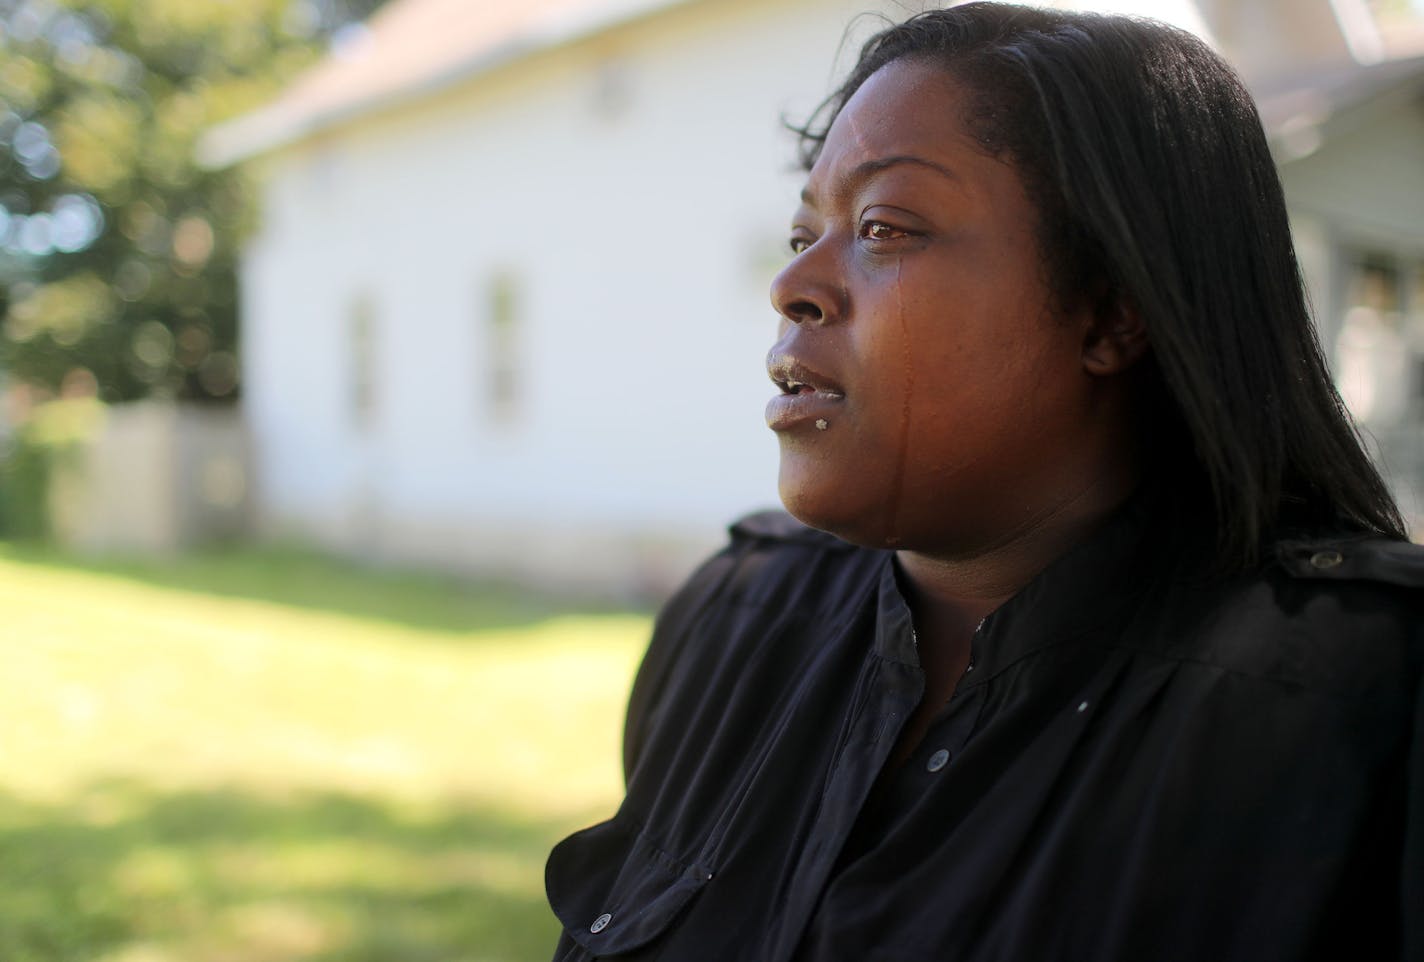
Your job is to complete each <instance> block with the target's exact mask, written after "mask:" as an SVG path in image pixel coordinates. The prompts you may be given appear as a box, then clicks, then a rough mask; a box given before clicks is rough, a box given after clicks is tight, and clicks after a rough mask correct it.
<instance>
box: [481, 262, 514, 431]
mask: <svg viewBox="0 0 1424 962" xmlns="http://www.w3.org/2000/svg"><path fill="white" fill-rule="evenodd" d="M521 308H522V304H521V298H520V291H519V283H518V280H517V279H516V278H515V276H514V275H513V274H512V273H509V272H507V271H501V272H499V273H496V274H495V275H494V276H493V277H491V278H490V281H489V284H488V287H487V289H486V292H485V322H486V329H487V330H486V338H485V340H486V345H487V348H488V354H487V356H486V359H485V378H484V379H483V380H484V383H485V384H486V385H487V388H486V390H487V392H488V393H487V402H488V405H489V411H490V419H491V420H493V421H494V422H496V423H502V424H508V423H511V422H513V421H514V420H515V419H516V418H517V417H518V414H519V401H520V388H521V384H520V377H519V362H520V356H519V324H520V314H521Z"/></svg>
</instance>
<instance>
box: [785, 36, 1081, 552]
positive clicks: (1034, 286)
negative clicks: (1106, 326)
mask: <svg viewBox="0 0 1424 962" xmlns="http://www.w3.org/2000/svg"><path fill="white" fill-rule="evenodd" d="M963 96H964V95H963V92H962V91H961V89H960V88H959V86H958V85H957V83H956V82H955V81H954V80H953V78H951V77H950V76H949V75H948V74H946V73H945V72H944V71H942V70H939V69H937V68H935V67H933V66H929V65H926V64H921V63H915V62H897V63H892V64H890V65H889V66H887V67H885V68H883V69H881V70H880V71H878V72H877V73H876V74H874V75H873V76H872V77H871V78H870V79H869V80H867V81H866V82H865V84H864V85H863V86H861V87H860V89H859V90H858V91H857V92H856V93H855V95H854V96H853V97H852V98H851V99H850V101H849V102H848V103H847V104H846V105H845V108H844V109H843V110H842V111H841V112H840V115H839V116H838V117H837V118H836V121H835V123H834V124H833V125H832V127H831V129H830V131H829V134H828V136H827V138H826V141H825V144H824V147H823V149H822V151H821V154H820V157H819V159H818V160H817V162H816V164H815V167H814V168H813V169H812V170H811V173H810V177H809V179H808V181H807V184H806V189H805V191H804V193H803V195H802V199H803V203H802V204H801V206H800V208H798V210H797V211H796V215H795V217H794V219H793V221H792V229H791V245H792V248H793V250H794V251H795V252H796V253H795V256H794V258H793V260H792V261H791V263H790V264H789V265H788V266H787V267H786V269H785V270H783V271H782V272H781V274H780V275H779V276H778V277H777V278H776V280H775V281H774V282H773V284H772V288H771V296H772V302H773V304H774V305H775V306H776V309H777V311H778V312H779V313H780V314H781V316H782V322H781V326H780V338H779V340H778V341H777V342H776V344H775V346H774V347H772V349H771V352H770V354H769V355H768V370H769V372H770V373H771V376H772V378H773V380H775V381H777V382H778V384H779V385H780V386H781V388H782V392H783V393H782V394H781V395H779V396H777V397H774V398H773V399H772V401H771V403H770V404H769V405H768V406H767V422H768V424H769V426H770V427H771V428H772V430H774V431H775V432H776V434H777V437H778V439H779V441H780V445H781V472H780V489H781V497H782V500H783V502H784V503H785V504H786V507H787V509H788V510H789V511H790V512H791V513H792V514H793V515H795V516H797V517H798V518H800V519H801V520H802V521H805V522H806V523H808V524H811V525H813V526H815V527H818V528H821V529H823V530H828V531H831V532H834V533H836V534H838V535H840V536H841V537H843V538H846V539H847V540H850V541H854V542H857V543H860V544H867V545H874V546H886V547H901V548H907V549H910V550H915V551H923V552H927V553H935V552H940V553H945V554H948V555H958V554H962V553H965V552H974V551H978V550H984V549H986V548H989V547H993V546H995V545H997V544H1000V543H1003V542H1005V541H1007V540H1011V539H1012V538H1013V537H1015V536H1016V534H1018V533H1020V532H1022V531H1024V530H1027V529H1029V528H1032V527H1033V526H1034V525H1035V524H1037V523H1039V522H1040V521H1042V520H1043V519H1044V518H1045V517H1047V516H1049V515H1051V514H1053V513H1054V512H1055V511H1057V510H1058V509H1060V508H1062V507H1063V506H1064V504H1065V500H1064V499H1071V498H1073V497H1074V496H1075V495H1077V494H1081V493H1082V492H1081V491H1079V490H1077V489H1078V488H1080V487H1081V485H1082V483H1084V482H1083V478H1082V475H1083V474H1085V473H1091V468H1090V467H1086V466H1085V465H1084V463H1083V461H1084V457H1085V455H1084V451H1085V450H1088V449H1092V448H1094V445H1095V444H1096V443H1097V441H1096V440H1095V437H1098V436H1100V435H1101V433H1102V432H1101V428H1102V425H1101V423H1100V422H1101V420H1102V415H1101V412H1100V411H1099V410H1098V407H1099V405H1098V404H1097V395H1096V393H1095V387H1096V386H1095V384H1094V382H1095V380H1096V379H1095V378H1094V377H1093V376H1092V375H1090V374H1089V372H1088V371H1086V370H1085V369H1084V365H1083V362H1082V357H1081V355H1082V351H1083V343H1084V337H1085V329H1086V327H1087V326H1088V325H1089V321H1090V317H1089V316H1088V314H1087V312H1086V311H1081V312H1080V311H1073V312H1066V313H1065V311H1064V310H1062V309H1061V308H1060V307H1059V306H1058V304H1057V299H1056V298H1055V297H1053V296H1052V292H1051V291H1050V290H1049V288H1048V287H1047V281H1046V272H1045V270H1044V268H1043V264H1042V260H1041V257H1040V254H1039V248H1038V241H1037V235H1036V233H1035V232H1036V228H1037V226H1038V213H1037V211H1036V210H1035V209H1034V207H1033V205H1032V204H1031V203H1030V201H1029V199H1028V197H1027V195H1026V193H1025V190H1024V186H1023V184H1022V182H1021V181H1020V178H1019V176H1018V173H1017V172H1016V170H1015V169H1014V168H1013V167H1012V166H1010V165H1009V164H1007V163H1005V162H1004V161H1001V160H996V159H994V158H993V157H990V156H988V155H987V154H985V153H984V152H983V151H982V150H981V149H980V148H979V147H977V146H976V144H975V142H974V141H973V140H972V139H971V138H970V136H969V135H968V133H967V131H966V130H965V129H964V127H963V125H962V123H961V119H960V118H961V116H962V107H963V104H964V101H963V100H962V97H963ZM1085 445H1086V446H1087V447H1086V448H1085ZM1097 453H1100V451H1099V452H1097Z"/></svg>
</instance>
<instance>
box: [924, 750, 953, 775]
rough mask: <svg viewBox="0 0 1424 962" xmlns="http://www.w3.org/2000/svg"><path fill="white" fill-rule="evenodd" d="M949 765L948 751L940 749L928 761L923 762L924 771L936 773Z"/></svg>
mask: <svg viewBox="0 0 1424 962" xmlns="http://www.w3.org/2000/svg"><path fill="white" fill-rule="evenodd" d="M948 764H949V750H948V749H945V748H941V749H940V750H939V751H937V752H935V753H934V754H933V755H931V756H930V760H929V761H927V762H925V771H927V772H937V771H939V770H940V769H941V768H943V767H944V766H946V765H948Z"/></svg>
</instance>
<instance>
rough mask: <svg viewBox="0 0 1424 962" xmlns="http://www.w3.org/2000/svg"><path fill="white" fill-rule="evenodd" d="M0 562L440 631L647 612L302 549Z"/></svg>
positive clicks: (11, 546) (46, 556)
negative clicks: (369, 564) (366, 563)
mask: <svg viewBox="0 0 1424 962" xmlns="http://www.w3.org/2000/svg"><path fill="white" fill-rule="evenodd" d="M0 558H4V559H10V560H13V561H17V562H21V563H24V564H28V565H38V566H43V567H48V568H55V569H59V570H65V571H76V572H86V573H92V574H100V575H105V576H108V577H117V578H123V579H126V580H129V581H135V582H139V583H142V584H147V585H152V586H155V587H161V588H172V589H178V590H183V591H192V592H197V593H201V594H205V595H215V596H219V597H228V598H245V599H251V600H256V601H265V602H271V603H274V604H282V605H291V606H295V607H301V608H313V609H318V610H322V611H330V612H335V613H338V614H342V615H350V616H353V617H359V618H371V619H376V620H380V621H386V622H390V623H394V624H399V625H405V626H408V627H412V628H421V629H430V630H437V631H454V632H463V631H477V630H485V629H497V628H511V627H520V626H526V625H532V624H536V623H538V622H540V621H543V620H545V619H547V618H550V617H554V616H558V615H571V614H606V613H611V612H615V611H618V612H624V611H629V610H640V611H641V610H645V609H642V608H640V607H638V606H632V605H621V606H620V605H616V604H614V603H611V602H607V601H602V602H599V601H591V600H588V599H574V598H567V597H560V596H558V595H554V594H552V593H548V594H542V593H539V592H536V591H533V590H531V589H530V588H527V587H521V586H515V585H511V584H491V583H479V584H475V583H472V582H469V581H462V580H460V579H458V578H453V577H441V576H439V575H432V574H418V573H407V572H397V571H389V570H382V569H375V568H366V567H362V566H360V565H356V564H353V563H351V562H346V561H341V560H339V559H335V558H331V557H328V556H325V555H321V554H318V553H315V552H311V551H304V550H300V549H285V548H246V547H234V548H230V549H222V550H210V551H202V552H195V553H191V554H185V555H183V556H181V557H177V558H84V557H78V556H74V555H70V554H67V553H64V552H61V551H59V550H57V549H54V548H50V547H46V546H43V545H38V544H29V543H24V542H11V543H0Z"/></svg>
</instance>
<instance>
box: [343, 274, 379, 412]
mask: <svg viewBox="0 0 1424 962" xmlns="http://www.w3.org/2000/svg"><path fill="white" fill-rule="evenodd" d="M348 324H349V334H350V338H349V341H348V344H349V349H350V361H349V363H350V365H351V368H350V372H351V381H350V384H351V396H350V411H351V423H352V425H353V426H354V427H355V429H356V430H357V431H359V432H361V433H363V434H364V433H366V432H369V431H370V430H371V428H372V427H373V426H374V424H375V420H376V343H375V342H376V308H375V305H374V304H373V303H372V302H371V299H370V298H369V297H366V296H362V297H358V298H357V299H356V300H355V302H354V303H353V304H352V305H351V313H350V317H349V320H348Z"/></svg>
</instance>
